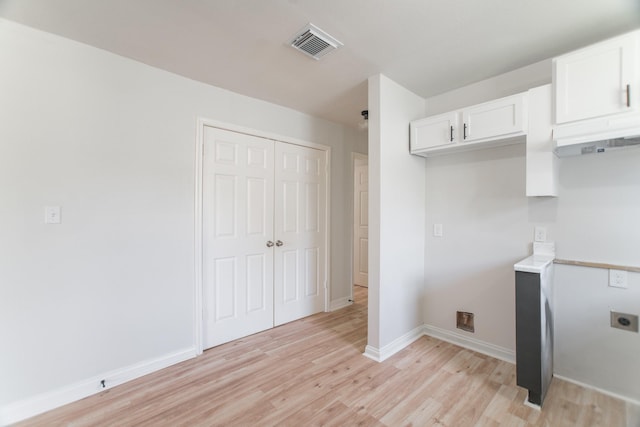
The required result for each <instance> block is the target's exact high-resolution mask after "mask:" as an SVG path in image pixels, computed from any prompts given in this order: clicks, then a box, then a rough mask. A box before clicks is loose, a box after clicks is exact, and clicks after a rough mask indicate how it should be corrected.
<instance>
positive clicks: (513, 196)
mask: <svg viewBox="0 0 640 427" xmlns="http://www.w3.org/2000/svg"><path fill="white" fill-rule="evenodd" d="M550 81H551V64H550V61H543V62H540V63H537V64H534V65H532V66H529V67H525V68H523V69H520V70H516V71H514V72H511V73H507V74H503V75H501V76H498V77H495V78H492V79H489V80H485V81H482V82H479V83H476V84H474V85H471V86H468V87H464V88H460V89H458V90H456V91H452V92H449V93H445V94H442V95H439V96H437V97H433V98H429V99H427V100H426V101H427V111H428V112H429V114H434V113H440V112H444V111H448V110H450V109H452V108H459V107H463V106H465V105H471V104H474V103H477V102H483V101H487V100H489V99H494V98H498V97H501V96H506V95H509V94H512V93H516V92H519V91H523V90H526V89H528V88H530V87H534V86H537V85H540V84H544V83H548V82H550ZM524 156H525V147H524V146H522V145H520V146H509V147H502V148H494V149H488V150H483V151H476V152H467V153H459V154H453V155H449V156H443V157H434V158H429V159H427V161H426V238H425V240H426V249H425V251H426V253H425V277H426V279H425V310H424V320H425V324H426V325H427V327H429V326H433V327H435V328H438V329H440V330H442V331H445V332H446V333H450V334H457V335H458V336H461V337H462V338H471V339H477V340H480V341H481V342H483V343H486V344H488V345H489V346H497V347H498V350H502V351H503V353H504V354H508V353H509V352H513V351H514V349H515V330H514V318H515V313H514V310H515V305H514V273H513V264H514V263H515V262H516V261H518V260H520V259H522V258H524V257H525V256H527V255H528V254H530V252H531V246H530V245H531V241H532V240H533V229H534V226H536V225H542V226H546V227H547V238H548V240H550V241H555V242H556V245H557V256H558V258H564V259H574V260H581V261H595V262H607V263H614V264H623V265H632V266H639V265H640V264H639V261H638V259H639V258H638V253H640V227H638V225H637V219H638V218H640V198H638V191H639V189H640V168H638V166H637V165H638V164H640V149H631V150H627V151H621V152H612V153H605V154H602V155H595V156H582V157H573V158H564V159H560V162H559V163H560V164H559V166H560V182H559V197H558V198H546V197H542V198H526V197H525V166H526V162H525V157H524ZM434 223H442V224H443V228H444V230H443V231H444V236H443V237H441V238H436V237H433V236H432V234H431V227H432V225H433V224H434ZM605 275H606V270H598V269H582V268H578V267H567V266H558V268H557V274H556V276H555V280H554V286H555V290H556V294H555V295H556V301H555V304H556V308H555V312H556V321H555V331H556V352H555V363H556V366H555V372H556V374H559V375H562V376H565V377H567V378H569V379H572V380H574V381H580V382H583V383H585V384H588V385H590V386H593V387H598V388H601V389H603V390H605V391H608V392H611V393H617V394H620V395H621V396H624V397H626V398H629V399H635V400H640V381H639V379H638V372H640V371H639V370H638V364H637V358H634V357H633V356H632V355H634V354H638V353H639V352H640V336H639V335H638V334H633V333H628V332H626V333H625V332H623V331H619V330H614V329H612V328H610V327H609V326H608V325H609V317H608V316H609V310H610V308H616V309H618V307H624V308H619V309H620V310H623V311H624V310H627V311H628V312H631V313H635V314H640V309H638V307H640V295H639V294H638V289H637V286H638V282H637V279H633V278H632V277H631V276H630V282H631V283H630V288H631V289H628V290H620V289H611V288H607V286H606V285H607V282H606V279H605ZM634 287H635V289H633V288H634ZM623 301H624V304H623V303H622V302H623ZM456 310H464V311H471V312H474V313H475V326H476V332H475V333H474V334H471V333H467V332H463V331H461V330H458V329H456V328H455V312H456ZM614 353H615V355H613V356H612V354H614Z"/></svg>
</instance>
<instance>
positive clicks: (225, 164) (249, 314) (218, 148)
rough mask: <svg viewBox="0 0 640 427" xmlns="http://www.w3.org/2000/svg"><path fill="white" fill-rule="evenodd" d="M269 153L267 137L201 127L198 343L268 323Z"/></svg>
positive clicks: (270, 312)
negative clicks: (201, 308) (201, 325)
mask: <svg viewBox="0 0 640 427" xmlns="http://www.w3.org/2000/svg"><path fill="white" fill-rule="evenodd" d="M273 153H274V142H273V141H270V140H267V139H263V138H257V137H253V136H249V135H244V134H240V133H235V132H229V131H224V130H220V129H216V128H211V127H205V135H204V168H203V172H204V173H203V233H204V235H203V250H204V260H203V288H204V289H203V290H204V295H203V299H204V301H203V303H204V304H203V305H204V309H205V313H204V344H205V345H204V347H205V348H209V347H213V346H215V345H218V344H222V343H225V342H228V341H231V340H234V339H236V338H240V337H243V336H246V335H250V334H253V333H256V332H259V331H263V330H265V329H269V328H272V327H273V255H274V250H273V249H272V248H270V247H268V246H267V243H268V242H269V241H270V240H272V239H273V211H274V209H273V188H274V175H273Z"/></svg>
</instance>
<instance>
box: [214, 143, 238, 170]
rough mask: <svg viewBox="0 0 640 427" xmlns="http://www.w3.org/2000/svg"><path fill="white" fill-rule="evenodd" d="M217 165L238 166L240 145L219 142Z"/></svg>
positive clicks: (217, 144)
mask: <svg viewBox="0 0 640 427" xmlns="http://www.w3.org/2000/svg"><path fill="white" fill-rule="evenodd" d="M215 147H216V148H215V152H216V153H215V156H216V157H215V159H216V163H222V164H225V165H236V164H238V145H237V144H235V143H233V142H225V141H218V142H216V145H215Z"/></svg>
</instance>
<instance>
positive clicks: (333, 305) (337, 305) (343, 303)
mask: <svg viewBox="0 0 640 427" xmlns="http://www.w3.org/2000/svg"><path fill="white" fill-rule="evenodd" d="M351 304H353V301H351V297H343V298H338V299H337V300H334V301H331V302H330V303H329V311H336V310H340V309H341V308H345V307H348V306H350V305H351Z"/></svg>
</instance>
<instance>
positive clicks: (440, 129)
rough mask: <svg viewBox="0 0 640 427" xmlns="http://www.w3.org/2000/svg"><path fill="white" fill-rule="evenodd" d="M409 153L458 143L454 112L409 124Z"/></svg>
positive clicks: (456, 121) (455, 114) (456, 122)
mask: <svg viewBox="0 0 640 427" xmlns="http://www.w3.org/2000/svg"><path fill="white" fill-rule="evenodd" d="M410 127H411V152H412V153H415V152H420V151H422V150H425V149H427V148H433V147H440V146H443V145H450V144H455V143H456V142H457V141H458V133H459V132H458V113H457V112H456V111H454V112H450V113H445V114H439V115H437V116H432V117H427V118H425V119H420V120H415V121H413V122H411V124H410Z"/></svg>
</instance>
